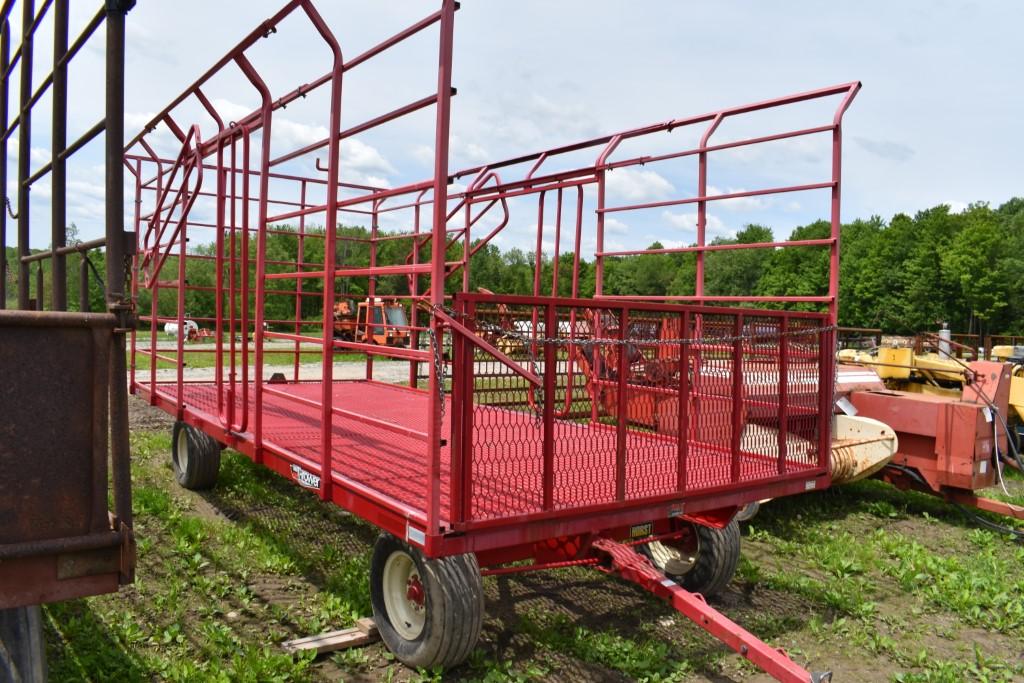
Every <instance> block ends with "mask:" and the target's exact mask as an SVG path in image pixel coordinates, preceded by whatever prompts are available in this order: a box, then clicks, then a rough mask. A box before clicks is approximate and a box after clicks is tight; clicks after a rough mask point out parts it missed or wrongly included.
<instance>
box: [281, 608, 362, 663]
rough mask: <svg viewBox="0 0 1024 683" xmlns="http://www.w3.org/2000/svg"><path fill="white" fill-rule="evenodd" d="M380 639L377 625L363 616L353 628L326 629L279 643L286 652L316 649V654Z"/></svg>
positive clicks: (358, 645) (360, 645)
mask: <svg viewBox="0 0 1024 683" xmlns="http://www.w3.org/2000/svg"><path fill="white" fill-rule="evenodd" d="M379 639H380V634H379V633H378V631H377V625H376V624H374V623H373V619H371V618H370V617H364V618H362V619H360V620H359V621H357V622H356V625H355V627H353V628H343V629H341V630H340V631H328V632H327V633H320V634H317V635H315V636H307V637H305V638H297V639H296V640H286V641H285V642H283V643H281V647H283V648H284V649H285V650H286V651H287V652H303V651H305V650H316V653H317V655H321V654H323V653H325V652H334V651H335V650H346V649H348V648H350V647H362V646H363V645H369V644H370V643H373V642H376V641H377V640H379Z"/></svg>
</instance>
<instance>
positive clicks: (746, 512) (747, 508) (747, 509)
mask: <svg viewBox="0 0 1024 683" xmlns="http://www.w3.org/2000/svg"><path fill="white" fill-rule="evenodd" d="M760 509H761V501H759V500H755V501H754V502H752V503H747V504H746V505H744V506H743V507H741V508H740V510H739V512H737V513H736V517H735V519H736V521H737V522H749V521H750V520H752V519H753V518H754V517H755V516H757V513H758V511H760Z"/></svg>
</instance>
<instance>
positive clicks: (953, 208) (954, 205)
mask: <svg viewBox="0 0 1024 683" xmlns="http://www.w3.org/2000/svg"><path fill="white" fill-rule="evenodd" d="M942 203H943V204H945V205H946V206H948V207H949V212H950V213H963V212H964V211H966V210H967V202H961V201H959V200H956V199H954V200H952V201H946V202H942Z"/></svg>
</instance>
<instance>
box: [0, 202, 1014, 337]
mask: <svg viewBox="0 0 1024 683" xmlns="http://www.w3.org/2000/svg"><path fill="white" fill-rule="evenodd" d="M310 233H311V236H309V237H307V238H305V239H303V240H301V242H302V261H303V262H304V263H306V264H311V265H310V266H307V267H306V268H305V269H306V270H315V269H316V266H315V265H312V264H320V263H322V262H323V247H324V240H323V239H322V235H323V231H322V229H321V230H319V231H317V230H315V229H314V230H310ZM338 234H339V235H340V236H342V237H348V238H353V240H355V241H349V240H339V242H338V246H337V254H336V257H335V260H336V262H337V263H338V264H339V267H342V266H343V265H352V266H365V265H366V264H368V262H369V258H370V245H369V243H368V242H367V241H363V240H368V239H369V232H368V231H367V230H366V229H364V228H360V227H341V228H339V231H338ZM828 236H829V223H828V222H827V221H817V222H814V223H810V224H809V225H805V226H800V227H797V228H795V229H794V230H793V231H792V233H791V234H790V235H789V237H788V239H790V240H813V239H821V238H826V237H828ZM772 240H773V236H772V231H771V229H770V228H769V227H767V226H764V225H756V224H751V225H747V226H746V227H744V228H743V229H742V230H740V231H739V232H737V233H736V235H735V236H734V237H718V238H716V239H715V240H714V241H713V242H712V244H718V245H722V244H733V243H745V244H753V243H758V242H770V241H772ZM299 243H300V239H299V237H298V235H296V234H295V232H294V231H293V230H291V229H290V228H288V227H286V226H274V227H273V232H272V233H271V234H268V236H267V259H268V260H269V261H278V262H281V263H271V264H268V266H267V270H268V272H291V271H294V270H295V269H296V268H295V265H294V263H295V261H296V260H297V258H298V254H299V246H300V245H299ZM840 244H841V252H840V305H839V323H840V324H841V325H845V326H853V327H878V328H881V329H883V330H884V331H886V332H890V333H895V334H908V333H913V332H916V331H920V330H926V329H934V328H935V326H936V325H937V324H938V323H941V322H946V323H948V324H949V326H950V327H951V328H952V329H953V330H954V331H957V332H973V333H979V334H1021V333H1024V315H1022V314H1021V313H1022V312H1021V302H1024V198H1014V199H1011V200H1010V201H1008V202H1006V203H1004V204H1002V205H1001V206H999V207H998V208H992V207H990V206H989V205H987V204H984V203H977V204H972V205H970V206H969V207H967V208H966V209H965V210H963V211H961V212H952V211H951V210H950V209H949V207H948V206H946V205H939V206H936V207H933V208H930V209H927V210H924V211H920V212H918V213H917V214H915V215H914V216H909V215H907V214H902V213H901V214H897V215H895V216H893V218H892V219H891V220H889V221H884V220H883V219H881V218H880V217H878V216H874V217H871V218H869V219H866V220H860V219H859V220H855V221H853V222H850V223H846V224H844V225H843V226H842V230H841V236H840ZM648 246H649V248H653V249H658V248H661V244H659V243H657V242H655V243H653V244H651V245H648ZM411 247H412V241H411V240H410V239H392V240H386V241H383V242H380V243H379V246H378V252H377V263H378V265H392V264H401V263H405V262H406V260H407V258H408V256H409V254H410V250H411ZM474 247H479V249H478V250H477V251H476V253H475V255H474V256H473V258H472V260H471V271H470V288H471V289H474V290H475V289H477V288H486V289H488V290H491V291H494V292H498V293H508V294H512V293H519V294H522V293H529V292H532V291H533V282H534V273H535V257H534V254H533V253H532V252H528V251H524V250H521V249H508V250H500V249H498V248H497V247H496V246H495V245H493V244H488V245H483V246H480V245H479V243H477V244H475V245H474ZM420 250H421V253H420V262H421V263H423V262H427V261H429V245H426V244H424V245H421V247H420ZM461 250H462V246H461V244H452V245H450V247H449V249H448V257H447V260H448V261H449V262H451V261H457V260H459V259H460V257H461ZM7 252H8V254H7V256H8V264H9V266H8V272H9V276H10V274H11V271H13V270H14V267H15V262H14V258H13V256H14V254H13V249H11V248H8V249H7ZM189 252H190V253H194V254H196V255H198V256H206V257H211V256H213V255H215V254H216V249H215V247H214V245H212V244H204V245H196V246H191V247H190V249H189ZM249 254H250V257H251V259H252V262H251V265H253V266H254V264H255V240H252V241H251V242H250V244H249ZM91 258H92V259H93V262H94V263H95V264H96V266H97V268H98V269H99V271H100V272H101V273H102V272H103V264H102V255H101V254H96V253H95V252H94V253H93V254H92V255H91ZM77 259H78V257H77V256H70V257H69V262H68V274H69V277H68V281H69V293H68V300H69V304H70V305H71V306H72V308H73V309H74V308H77V305H78V292H77V287H78V284H77V282H78V277H77V272H78V271H77V263H78V260H77ZM704 263H705V265H704V269H705V293H707V294H709V295H720V296H736V295H758V296H761V295H803V296H822V295H825V294H826V293H827V287H828V250H827V248H824V247H817V246H796V247H786V248H784V249H739V250H722V251H712V252H707V253H706V254H705V262H704ZM187 266H188V270H187V274H186V279H187V280H188V283H189V284H190V285H194V286H198V287H210V288H212V287H213V285H214V284H215V281H216V278H215V274H216V263H215V261H213V260H204V259H187ZM572 267H573V255H572V254H571V253H565V254H561V255H560V257H559V259H558V274H559V277H558V287H557V290H558V291H557V293H558V295H560V296H569V295H570V294H572V277H571V275H572ZM604 268H605V276H604V283H605V286H604V291H605V293H606V294H634V295H649V296H665V295H691V294H693V293H694V283H695V276H696V256H695V254H694V253H692V252H688V253H672V254H645V255H639V256H626V257H617V258H606V259H605V266H604ZM554 270H555V264H554V262H553V259H552V258H551V257H549V256H547V255H544V256H543V257H542V269H541V293H542V294H551V293H552V289H551V288H552V278H553V275H554ZM176 272H177V264H176V259H175V258H174V257H171V258H169V259H168V261H167V264H166V265H165V268H164V274H163V275H161V279H165V280H170V279H174V278H175V275H176ZM239 277H240V275H239ZM594 278H595V272H594V263H593V261H587V260H583V261H581V263H580V278H579V288H578V294H579V296H582V297H589V296H592V295H593V293H594ZM254 282H255V280H254V273H253V272H252V269H250V273H249V285H250V286H253V285H254ZM322 284H323V281H322V280H321V279H320V278H308V279H304V280H303V283H302V287H303V290H304V291H305V292H311V293H314V294H315V293H320V292H322ZM336 286H337V294H338V295H339V296H345V297H349V298H352V299H359V298H362V297H364V296H366V294H367V292H368V291H369V280H368V278H366V277H355V278H338V280H337V283H336ZM426 287H427V281H426V278H422V279H421V282H420V285H419V289H420V291H421V292H422V291H424V290H425V289H426ZM33 288H34V281H33ZM92 288H95V291H94V292H93V297H92V298H93V310H101V306H102V293H101V290H100V288H99V284H98V283H96V282H95V278H93V285H92ZM460 288H461V276H455V277H453V278H451V279H450V280H449V282H448V285H447V290H448V291H449V292H454V291H458V289H460ZM268 289H269V290H275V289H276V290H286V291H294V290H295V280H292V279H284V280H272V281H270V283H269V284H268ZM72 290H73V291H72ZM13 291H14V285H13V283H12V282H9V284H8V299H9V300H8V305H9V306H11V305H12V302H11V298H12V293H13ZM408 292H409V282H408V280H407V279H406V278H405V277H404V276H381V277H379V278H377V281H376V293H377V294H378V295H401V294H407V293H408ZM138 304H139V310H140V311H143V312H148V311H149V295H148V292H142V293H141V295H140V297H139V302H138ZM251 304H252V302H251ZM176 305H177V294H176V292H175V291H174V290H173V289H171V288H166V287H165V288H162V289H161V291H160V305H159V310H160V314H161V315H175V314H176V310H177V308H176ZM792 306H793V307H799V308H813V307H814V305H811V304H793V305H792ZM186 310H187V312H188V313H189V315H191V316H193V317H200V318H202V317H213V316H214V311H215V298H214V293H213V292H212V291H208V290H190V291H188V292H187V294H186ZM299 313H300V316H301V317H302V319H305V320H318V319H319V318H320V316H321V311H320V299H319V298H318V297H316V296H306V297H302V300H301V305H300V311H299ZM266 317H267V318H268V319H277V320H290V319H293V318H294V317H295V297H294V296H291V295H290V294H287V295H286V294H273V293H271V294H268V296H267V303H266Z"/></svg>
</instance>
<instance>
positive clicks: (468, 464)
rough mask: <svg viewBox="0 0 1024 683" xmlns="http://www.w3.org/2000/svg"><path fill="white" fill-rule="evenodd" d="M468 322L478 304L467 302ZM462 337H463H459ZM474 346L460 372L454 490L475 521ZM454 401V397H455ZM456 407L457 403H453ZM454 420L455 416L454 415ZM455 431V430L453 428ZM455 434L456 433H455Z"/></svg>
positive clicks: (465, 345)
mask: <svg viewBox="0 0 1024 683" xmlns="http://www.w3.org/2000/svg"><path fill="white" fill-rule="evenodd" d="M465 312H466V316H467V318H466V319H467V322H468V324H469V325H471V326H472V325H473V324H474V323H473V322H472V321H473V320H475V319H476V317H475V316H476V304H474V303H473V302H471V301H470V302H467V303H466V307H465ZM471 329H472V328H471ZM458 336H460V337H461V335H458ZM473 354H474V350H473V345H472V344H470V343H469V342H468V341H467V342H464V343H463V346H462V359H461V365H462V367H460V368H458V370H459V371H460V372H461V373H462V402H461V403H462V409H461V410H460V411H459V412H460V413H461V418H462V445H461V448H460V453H459V455H460V457H461V458H462V462H461V469H460V470H456V471H458V472H459V473H460V474H461V477H462V478H461V481H460V482H459V485H458V486H454V487H452V490H453V491H454V490H455V489H460V490H461V493H462V514H463V519H464V520H466V521H469V520H471V519H473V401H474V397H473V394H474V381H475V372H476V367H475V365H474V364H473ZM453 399H454V397H453ZM452 405H453V406H454V405H455V401H454V400H453V401H452ZM452 417H453V419H454V417H455V416H454V415H452ZM453 429H454V428H453ZM453 434H454V431H453Z"/></svg>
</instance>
